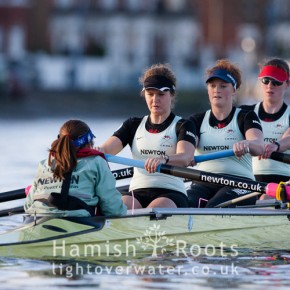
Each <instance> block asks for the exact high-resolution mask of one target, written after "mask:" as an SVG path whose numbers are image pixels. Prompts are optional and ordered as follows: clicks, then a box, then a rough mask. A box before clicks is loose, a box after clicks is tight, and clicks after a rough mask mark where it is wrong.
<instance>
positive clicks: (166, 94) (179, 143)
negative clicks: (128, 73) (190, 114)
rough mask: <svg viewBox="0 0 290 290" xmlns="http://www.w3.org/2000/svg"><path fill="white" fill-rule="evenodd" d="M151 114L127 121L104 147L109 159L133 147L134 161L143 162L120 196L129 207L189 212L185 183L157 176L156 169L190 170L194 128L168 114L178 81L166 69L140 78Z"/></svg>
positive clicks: (155, 67)
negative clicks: (173, 209)
mask: <svg viewBox="0 0 290 290" xmlns="http://www.w3.org/2000/svg"><path fill="white" fill-rule="evenodd" d="M140 83H141V84H142V86H143V89H142V91H141V96H143V97H144V98H145V101H146V104H147V107H148V110H149V112H150V114H149V115H148V116H145V117H142V118H137V117H135V118H129V119H128V120H126V121H125V122H124V123H123V125H122V126H121V127H120V128H119V129H118V130H117V131H116V132H115V133H114V134H113V136H111V137H110V138H109V139H108V140H107V141H106V142H105V143H104V144H103V145H102V146H101V148H102V149H101V150H103V151H104V152H105V153H109V154H117V153H119V152H120V151H121V150H122V149H123V148H124V147H125V146H126V145H128V144H129V146H130V147H131V151H132V155H133V158H134V159H143V160H146V161H145V170H144V169H139V168H135V169H134V176H133V178H132V181H131V183H130V188H129V193H128V194H126V195H124V196H123V200H124V202H125V204H126V205H127V207H128V208H130V209H131V208H144V207H188V199H187V195H186V189H185V186H184V183H183V180H182V179H181V178H178V177H174V176H171V175H165V174H161V173H157V172H156V170H157V167H158V165H160V164H171V165H178V166H188V165H189V164H190V162H191V161H192V160H193V155H194V150H195V127H194V125H193V123H192V122H191V121H188V120H184V119H182V118H181V117H179V116H176V115H175V114H174V113H173V112H172V108H173V105H174V103H175V99H176V90H175V87H176V77H175V75H174V73H173V72H172V70H171V69H170V68H169V66H168V65H165V64H155V65H153V66H151V67H150V68H149V69H147V70H146V71H145V72H144V74H143V75H142V76H141V78H140Z"/></svg>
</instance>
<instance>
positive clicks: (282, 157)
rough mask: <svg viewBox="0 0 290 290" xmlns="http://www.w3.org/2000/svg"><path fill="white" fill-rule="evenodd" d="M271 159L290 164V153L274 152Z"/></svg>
mask: <svg viewBox="0 0 290 290" xmlns="http://www.w3.org/2000/svg"><path fill="white" fill-rule="evenodd" d="M271 159H273V160H276V161H280V162H284V163H287V164H290V154H285V153H281V152H272V154H271Z"/></svg>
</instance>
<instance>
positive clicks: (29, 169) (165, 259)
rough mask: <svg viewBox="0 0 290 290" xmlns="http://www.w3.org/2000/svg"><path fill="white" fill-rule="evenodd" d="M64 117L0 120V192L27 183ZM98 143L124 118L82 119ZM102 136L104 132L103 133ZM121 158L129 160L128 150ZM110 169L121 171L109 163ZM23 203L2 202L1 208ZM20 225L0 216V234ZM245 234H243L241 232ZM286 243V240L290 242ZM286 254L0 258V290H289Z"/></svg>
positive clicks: (17, 219)
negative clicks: (43, 258)
mask: <svg viewBox="0 0 290 290" xmlns="http://www.w3.org/2000/svg"><path fill="white" fill-rule="evenodd" d="M64 121H66V120H63V119H42V120H33V121H32V120H30V121H3V120H1V121H0V123H1V126H0V135H1V136H2V138H1V142H0V150H1V152H2V154H1V171H0V180H1V183H0V192H5V191H9V190H15V189H18V188H23V187H25V186H27V185H28V184H30V183H31V180H32V178H33V176H34V173H35V170H36V166H37V163H38V161H39V160H41V159H44V158H46V156H47V148H48V147H49V144H50V142H51V141H52V140H53V139H54V138H55V136H56V135H57V133H58V129H59V127H60V125H61V124H62V123H63V122H64ZM85 121H87V122H88V124H89V125H90V126H91V128H92V130H93V131H94V133H95V135H96V136H97V141H96V144H101V143H102V142H103V141H104V140H105V139H106V138H107V137H109V135H110V134H111V132H113V131H114V130H115V129H116V128H117V127H118V126H119V125H120V123H121V121H122V120H118V119H116V120H110V121H109V120H105V119H102V120H98V119H89V120H85ZM101 133H102V134H101ZM122 156H126V157H128V156H129V153H128V150H127V151H125V152H124V153H123V154H122ZM111 168H112V169H115V168H120V167H118V166H117V165H112V166H111ZM22 202H23V201H18V202H11V203H6V204H3V203H2V204H0V210H1V209H3V208H7V207H8V208H9V207H12V206H15V205H16V204H21V203H22ZM21 223H22V217H21V216H19V215H18V216H10V217H3V218H0V232H4V231H6V230H9V229H12V228H15V227H17V226H19V225H21ZM245 235H246V232H245ZM289 242H290V241H289ZM289 261H290V252H285V251H284V252H282V251H267V252H255V251H252V250H251V249H249V250H244V251H239V255H238V256H236V257H230V256H227V257H222V256H214V257H210V256H205V255H200V256H198V257H193V256H190V255H188V256H187V257H180V256H176V255H175V254H174V253H167V254H166V255H162V256H161V255H160V256H158V257H157V258H156V257H152V256H145V257H142V258H139V259H131V260H128V259H127V260H126V259H124V258H123V259H122V258H116V259H115V260H114V261H101V262H100V261H99V262H91V261H90V262H89V263H85V262H83V261H73V262H72V261H63V262H61V261H58V262H51V261H50V262H47V261H40V260H28V259H11V258H5V257H0V285H1V289H3V290H4V289H7V290H10V289H11V290H15V289H23V290H26V289H43V290H46V289H47V290H51V289H66V288H79V289H96V288H97V289H108V290H110V289H126V290H127V289H133V288H134V289H136V290H138V289H198V290H199V289H202V290H203V289H266V290H270V289H289V284H290V263H289Z"/></svg>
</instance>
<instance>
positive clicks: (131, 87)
mask: <svg viewBox="0 0 290 290" xmlns="http://www.w3.org/2000/svg"><path fill="white" fill-rule="evenodd" d="M289 49H290V1H289V0H0V106H1V113H0V117H5V118H17V117H19V118H23V117H25V118H29V117H31V118H34V117H42V116H50V117H54V116H59V115H60V116H66V115H71V114H72V113H73V112H78V115H84V116H95V117H97V116H101V117H111V116H116V115H118V116H123V115H124V116H126V117H129V115H138V114H143V113H144V112H146V106H145V105H144V104H141V102H142V101H141V100H140V98H139V92H140V89H141V87H140V85H139V82H138V78H139V76H140V75H141V74H142V72H143V71H144V69H145V68H147V67H148V66H150V65H152V64H153V63H163V62H166V63H169V64H170V65H171V67H172V68H173V70H174V71H175V73H176V75H177V79H178V87H177V89H178V96H179V99H178V103H177V107H176V110H175V112H176V113H178V114H181V115H183V116H185V117H186V116H187V115H188V114H190V113H193V112H199V111H202V110H204V109H206V108H207V106H208V101H207V100H208V98H207V93H206V90H205V86H204V71H205V69H206V68H207V67H208V66H211V65H213V64H214V62H215V61H216V59H219V58H229V59H230V60H232V61H234V62H235V63H236V64H238V65H239V66H240V68H241V70H242V72H243V85H242V88H241V90H240V92H239V95H238V104H251V103H254V102H256V101H257V100H259V98H260V94H259V91H258V89H257V74H258V69H259V67H258V64H259V62H261V61H263V60H264V59H265V58H268V57H272V56H278V57H281V58H284V59H286V60H290V56H289ZM288 98H289V95H288V96H286V100H288Z"/></svg>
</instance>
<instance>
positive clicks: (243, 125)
mask: <svg viewBox="0 0 290 290" xmlns="http://www.w3.org/2000/svg"><path fill="white" fill-rule="evenodd" d="M238 125H239V128H240V131H241V133H242V134H243V136H244V137H246V136H245V135H246V132H247V130H249V129H252V128H256V129H259V130H261V131H262V132H263V130H262V126H261V122H260V120H259V118H258V116H257V114H256V113H255V112H254V111H246V110H241V111H240V112H239V114H238Z"/></svg>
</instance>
